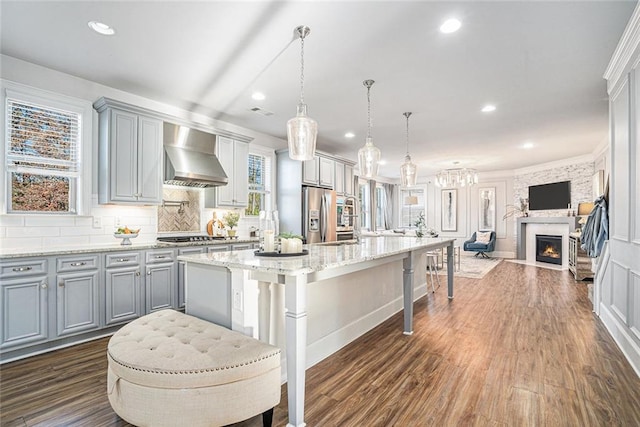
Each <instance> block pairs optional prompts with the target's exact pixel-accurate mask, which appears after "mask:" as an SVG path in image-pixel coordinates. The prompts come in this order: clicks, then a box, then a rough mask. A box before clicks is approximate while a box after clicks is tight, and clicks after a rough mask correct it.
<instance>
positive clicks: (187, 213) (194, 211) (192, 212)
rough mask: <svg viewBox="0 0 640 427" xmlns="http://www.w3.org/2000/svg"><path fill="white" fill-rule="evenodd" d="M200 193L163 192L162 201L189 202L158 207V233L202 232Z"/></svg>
mask: <svg viewBox="0 0 640 427" xmlns="http://www.w3.org/2000/svg"><path fill="white" fill-rule="evenodd" d="M200 193H201V192H200V191H198V190H188V189H177V188H167V187H165V188H164V189H163V190H162V199H163V200H165V201H172V202H188V205H187V204H186V203H185V205H184V207H183V208H182V209H180V206H177V205H174V204H171V205H166V206H158V232H159V233H165V232H171V231H201V230H200Z"/></svg>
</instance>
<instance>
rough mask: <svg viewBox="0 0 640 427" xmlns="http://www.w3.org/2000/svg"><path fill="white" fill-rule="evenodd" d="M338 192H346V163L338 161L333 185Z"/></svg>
mask: <svg viewBox="0 0 640 427" xmlns="http://www.w3.org/2000/svg"><path fill="white" fill-rule="evenodd" d="M333 189H334V190H336V193H337V194H345V192H344V164H342V163H338V162H336V179H335V185H334V187H333Z"/></svg>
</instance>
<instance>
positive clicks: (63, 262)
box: [56, 254, 100, 336]
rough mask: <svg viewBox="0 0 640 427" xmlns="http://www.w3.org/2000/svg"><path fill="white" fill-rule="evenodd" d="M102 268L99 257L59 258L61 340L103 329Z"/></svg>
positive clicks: (93, 255) (58, 310)
mask: <svg viewBox="0 0 640 427" xmlns="http://www.w3.org/2000/svg"><path fill="white" fill-rule="evenodd" d="M99 266H100V263H99V261H98V255H97V254H90V255H83V256H72V257H61V258H57V260H56V271H57V276H56V319H57V335H58V336H65V335H70V334H75V333H79V332H84V331H89V330H93V329H98V328H99V327H100V309H99V307H100V306H99V302H100V298H99V296H98V292H99V287H98V284H99V270H98V269H99Z"/></svg>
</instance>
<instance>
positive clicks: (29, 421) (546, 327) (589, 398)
mask: <svg viewBox="0 0 640 427" xmlns="http://www.w3.org/2000/svg"><path fill="white" fill-rule="evenodd" d="M414 327H415V332H414V334H413V335H412V336H405V335H403V334H402V313H399V314H397V315H395V316H393V317H392V318H391V319H389V320H387V321H386V322H384V323H383V324H382V325H380V326H378V327H377V328H375V329H374V330H373V331H370V332H369V333H367V334H365V335H364V336H362V337H360V338H359V339H358V340H356V341H355V342H353V343H351V344H350V345H348V346H347V347H345V348H344V349H342V350H341V351H339V352H337V353H335V354H334V355H332V356H331V357H329V358H327V359H325V360H324V361H322V362H321V363H319V364H318V365H316V366H314V367H312V368H311V369H309V370H308V371H307V396H306V417H305V418H306V421H307V423H308V425H309V426H412V427H413V426H432V425H433V426H640V379H639V378H638V376H637V375H636V374H635V372H634V371H633V369H632V368H631V366H630V365H629V364H628V363H627V361H626V360H625V359H624V357H623V355H622V353H621V351H620V350H619V349H618V347H617V346H616V344H615V342H614V341H613V339H612V338H611V337H610V336H609V335H608V333H607V332H606V330H605V329H604V326H603V325H602V323H601V322H600V321H599V320H598V319H597V318H596V317H595V316H594V315H593V314H592V313H591V310H590V303H589V301H588V298H587V290H586V285H585V284H584V283H580V282H574V281H573V279H572V277H571V276H570V275H569V273H568V272H561V271H555V270H546V269H539V268H535V267H531V266H525V265H520V264H515V263H510V262H502V263H501V264H500V265H498V266H497V267H496V268H495V269H494V270H493V271H491V272H490V273H489V274H488V275H487V276H485V277H484V278H483V279H482V280H474V279H464V278H456V290H455V299H454V300H453V301H449V300H448V299H447V297H446V287H445V286H442V287H441V288H440V289H438V290H437V291H436V293H435V295H433V294H429V295H427V296H426V297H424V298H422V299H420V300H419V301H418V302H417V303H416V304H415V322H414ZM106 345H107V339H101V340H97V341H93V342H90V343H86V344H82V345H78V346H74V347H71V348H67V349H63V350H59V351H56V352H52V353H48V354H45V355H41V356H36V357H32V358H29V359H26V360H22V361H17V362H13V363H9V364H5V365H3V366H2V367H1V368H0V379H1V388H0V412H1V417H0V419H1V423H2V426H36V425H38V426H126V425H128V424H127V423H126V422H124V421H122V420H121V419H120V418H118V416H117V415H115V414H114V413H113V411H112V410H111V407H110V406H109V402H108V400H107V397H106V390H105V389H106V374H105V372H106V365H107V361H106V357H105V348H106ZM286 399H287V397H286V387H283V388H282V401H281V403H280V405H279V406H278V407H277V408H276V410H275V414H274V425H276V426H284V425H286V422H287V404H286ZM260 425H261V422H260V418H259V417H257V418H254V419H251V420H248V421H246V422H242V423H239V424H237V425H236V427H240V426H242V427H249V426H251V427H253V426H260Z"/></svg>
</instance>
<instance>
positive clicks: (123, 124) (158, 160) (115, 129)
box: [94, 98, 163, 205]
mask: <svg viewBox="0 0 640 427" xmlns="http://www.w3.org/2000/svg"><path fill="white" fill-rule="evenodd" d="M94 108H96V110H97V111H98V113H99V154H98V156H99V162H98V164H99V171H98V200H99V202H100V203H108V204H134V205H151V204H160V203H161V202H162V155H163V148H162V121H161V120H159V119H155V118H152V117H148V116H145V115H142V114H140V113H139V112H137V111H135V109H134V108H132V109H127V104H124V103H119V102H117V101H112V100H108V99H106V98H101V99H100V100H98V101H97V102H96V103H95V104H94Z"/></svg>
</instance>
